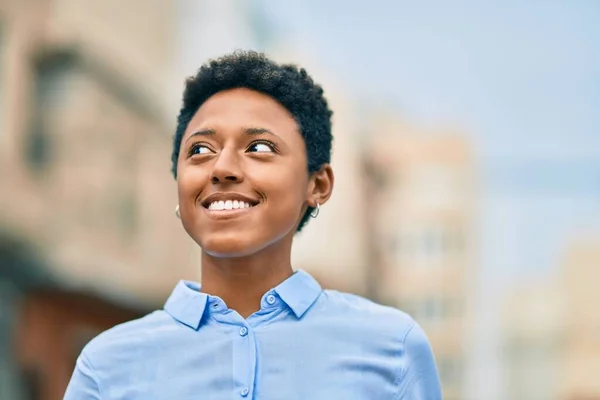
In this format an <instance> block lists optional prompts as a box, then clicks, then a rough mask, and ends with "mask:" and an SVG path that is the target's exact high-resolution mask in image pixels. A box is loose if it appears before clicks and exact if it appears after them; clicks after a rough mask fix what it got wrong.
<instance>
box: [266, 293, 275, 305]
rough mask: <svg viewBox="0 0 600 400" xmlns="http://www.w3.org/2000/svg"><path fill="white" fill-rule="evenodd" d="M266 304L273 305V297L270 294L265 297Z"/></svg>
mask: <svg viewBox="0 0 600 400" xmlns="http://www.w3.org/2000/svg"><path fill="white" fill-rule="evenodd" d="M267 303H269V304H271V305H273V304H275V296H273V295H272V294H270V295H268V296H267Z"/></svg>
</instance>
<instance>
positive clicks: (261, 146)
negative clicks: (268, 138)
mask: <svg viewBox="0 0 600 400" xmlns="http://www.w3.org/2000/svg"><path fill="white" fill-rule="evenodd" d="M246 151H247V152H248V153H274V152H275V144H273V143H271V142H254V143H252V144H251V145H250V146H248V150H246Z"/></svg>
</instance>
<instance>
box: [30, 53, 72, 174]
mask: <svg viewBox="0 0 600 400" xmlns="http://www.w3.org/2000/svg"><path fill="white" fill-rule="evenodd" d="M74 66H75V62H74V57H73V56H71V55H70V54H62V53H61V54H55V55H52V56H46V57H43V58H42V59H40V60H39V61H38V62H36V63H35V65H34V75H35V82H34V91H33V94H32V101H33V104H32V108H33V118H32V121H31V125H30V132H29V136H28V138H27V141H26V149H25V153H26V159H27V161H28V164H29V167H30V169H31V170H32V172H34V173H36V174H44V173H46V172H47V168H48V167H49V166H50V164H51V162H52V151H53V149H52V145H53V143H52V135H51V131H52V127H51V118H52V117H53V114H54V113H55V112H56V110H57V109H59V108H60V107H61V106H62V105H63V104H64V100H65V99H66V98H67V95H68V93H69V91H70V87H69V85H70V83H71V82H72V77H73V72H74Z"/></svg>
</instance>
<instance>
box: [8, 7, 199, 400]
mask: <svg viewBox="0 0 600 400" xmlns="http://www.w3.org/2000/svg"><path fill="white" fill-rule="evenodd" d="M142 8H143V12H142V11H140V10H141V9H142ZM0 17H1V20H0V55H1V56H0V79H1V85H0V88H1V90H0V98H1V101H0V107H1V108H0V113H1V114H0V115H1V118H0V123H1V130H0V182H2V184H1V192H0V227H1V232H0V291H1V292H0V297H1V300H2V301H1V305H2V309H1V311H2V312H0V360H1V361H0V399H11V400H12V399H20V398H36V399H57V398H62V394H63V393H64V389H65V387H66V384H67V381H68V379H69V377H70V374H71V372H72V369H73V366H74V360H75V357H76V356H77V355H78V353H79V351H80V350H81V347H82V346H83V345H85V343H86V342H87V340H89V339H90V338H91V337H93V336H95V335H96V334H97V333H99V332H100V331H102V330H104V329H107V328H108V327H111V326H113V325H115V324H117V323H119V322H122V321H125V320H128V319H131V318H135V317H137V316H139V315H141V314H142V313H144V312H146V311H148V310H150V309H153V308H155V307H160V306H161V305H162V302H163V301H164V299H165V298H166V297H167V296H168V293H169V292H170V290H171V289H172V288H173V286H174V285H175V283H176V282H177V280H178V279H181V278H190V279H194V278H197V273H198V270H197V268H198V267H197V262H198V257H197V256H198V251H197V250H195V246H192V245H191V243H190V240H189V239H188V238H187V235H185V233H184V231H183V229H181V226H180V222H179V220H177V219H176V217H175V216H174V213H173V212H174V208H175V206H176V204H177V194H176V187H175V183H174V181H173V179H172V177H171V176H170V154H171V139H170V137H171V133H172V132H171V131H172V129H173V127H172V126H170V125H171V124H170V123H169V118H167V117H166V113H165V111H164V103H163V101H164V99H163V98H162V97H161V96H160V94H161V93H162V92H164V89H165V85H166V84H167V82H168V79H167V76H166V75H167V74H168V71H169V68H170V67H169V65H168V63H167V61H166V60H170V59H171V58H172V57H171V50H170V49H171V48H172V46H171V42H172V40H173V38H172V37H171V32H172V31H173V24H174V23H175V22H174V11H173V5H172V2H163V1H159V0H154V1H133V2H127V3H126V4H125V3H123V2H120V1H116V0H108V1H100V2H81V1H77V0H55V1H43V0H27V1H20V2H16V1H8V0H5V1H1V2H0Z"/></svg>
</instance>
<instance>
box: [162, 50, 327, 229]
mask: <svg viewBox="0 0 600 400" xmlns="http://www.w3.org/2000/svg"><path fill="white" fill-rule="evenodd" d="M241 87H244V88H248V89H252V90H255V91H257V92H261V93H264V94H266V95H268V96H271V97H272V98H273V99H275V100H277V101H278V102H279V103H280V104H281V105H283V106H284V107H285V108H286V109H287V110H288V111H289V112H290V113H291V114H292V116H293V117H294V119H295V120H296V123H297V124H298V127H299V130H300V134H301V135H302V137H303V138H304V144H305V145H306V155H307V159H308V160H307V161H308V173H309V174H311V173H314V172H316V171H318V170H319V169H320V168H321V167H322V166H323V165H324V164H327V163H329V162H330V160H331V146H332V142H333V136H332V134H331V116H332V112H331V110H330V109H329V106H328V105H327V100H326V99H325V97H324V96H323V88H322V87H321V86H320V85H317V84H316V83H315V82H313V80H312V78H311V77H310V76H309V75H308V73H307V72H306V70H305V69H304V68H298V67H297V66H296V65H293V64H277V63H275V62H274V61H272V60H270V59H269V58H267V56H266V55H265V54H263V53H258V52H255V51H235V52H233V53H231V54H228V55H225V56H223V57H221V58H218V59H216V60H211V61H209V62H208V63H207V64H204V65H203V66H202V67H200V69H199V70H198V72H197V73H196V75H195V76H192V77H189V78H188V79H187V80H186V82H185V90H184V92H183V105H182V107H181V111H180V112H179V116H178V118H177V129H176V131H175V136H174V138H173V153H172V155H171V161H172V172H173V176H174V177H175V179H177V160H178V159H179V148H180V145H181V139H182V138H183V134H184V132H185V130H186V129H187V126H188V124H189V122H190V120H191V119H192V117H193V116H194V114H195V113H196V111H198V109H199V108H200V106H201V105H202V104H203V103H204V102H205V101H206V100H208V98H209V97H211V96H212V95H214V94H216V93H218V92H221V91H223V90H227V89H234V88H241ZM312 211H313V208H312V207H309V208H308V210H307V211H306V213H305V214H304V215H303V216H302V220H301V221H300V224H299V225H298V230H297V231H298V232H299V231H300V230H301V229H302V228H303V227H304V226H305V225H306V223H307V221H308V219H309V217H310V213H311V212H312Z"/></svg>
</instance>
